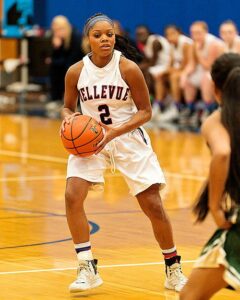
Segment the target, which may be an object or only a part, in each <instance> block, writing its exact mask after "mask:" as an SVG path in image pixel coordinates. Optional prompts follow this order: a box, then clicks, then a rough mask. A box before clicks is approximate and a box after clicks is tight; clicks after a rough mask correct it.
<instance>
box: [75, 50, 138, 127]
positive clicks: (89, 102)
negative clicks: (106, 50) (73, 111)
mask: <svg viewBox="0 0 240 300" xmlns="http://www.w3.org/2000/svg"><path fill="white" fill-rule="evenodd" d="M90 56H91V53H90V54H88V55H86V56H85V57H84V58H83V68H82V71H81V74H80V76H79V79H78V84H77V88H78V91H79V98H80V104H81V110H82V113H83V114H84V115H89V116H91V117H93V118H94V119H96V120H97V121H101V122H102V123H104V124H106V125H111V126H113V127H118V126H120V125H121V124H123V123H126V122H128V121H129V119H130V118H131V117H132V116H133V114H135V113H136V112H137V108H136V105H135V103H134V102H133V99H132V97H131V93H130V89H129V86H128V85H127V83H126V82H125V81H124V80H123V78H122V76H121V72H120V68H119V62H120V57H121V52H120V51H117V50H114V52H113V56H112V59H111V61H110V62H109V63H108V64H107V65H106V66H104V67H103V68H99V67H97V66H96V65H95V64H94V63H93V62H92V61H91V59H90Z"/></svg>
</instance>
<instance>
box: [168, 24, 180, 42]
mask: <svg viewBox="0 0 240 300" xmlns="http://www.w3.org/2000/svg"><path fill="white" fill-rule="evenodd" d="M165 34H166V38H167V40H168V41H169V43H171V44H173V45H177V43H178V37H179V33H178V31H177V30H176V29H174V28H171V27H169V28H168V29H167V30H166V32H165Z"/></svg>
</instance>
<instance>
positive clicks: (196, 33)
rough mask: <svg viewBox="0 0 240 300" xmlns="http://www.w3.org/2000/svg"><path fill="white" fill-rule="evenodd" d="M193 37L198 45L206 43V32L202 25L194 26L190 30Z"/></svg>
mask: <svg viewBox="0 0 240 300" xmlns="http://www.w3.org/2000/svg"><path fill="white" fill-rule="evenodd" d="M190 32H191V37H192V39H193V40H194V42H196V43H200V44H202V43H204V40H205V36H206V33H207V32H206V30H205V29H204V28H203V27H202V26H201V25H193V26H192V27H191V28H190Z"/></svg>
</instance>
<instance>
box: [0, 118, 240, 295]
mask: <svg viewBox="0 0 240 300" xmlns="http://www.w3.org/2000/svg"><path fill="white" fill-rule="evenodd" d="M59 126H60V121H59V120H47V119H41V118H37V117H21V116H16V115H2V116H1V115H0V228H1V229H0V233H1V234H0V300H10V299H14V300H20V299H21V300H28V299H30V300H50V299H51V300H52V299H78V298H79V299H81V298H82V299H92V300H105V299H114V300H125V299H126V300H127V299H139V300H143V299H144V300H145V299H146V300H151V299H158V300H160V299H165V300H173V299H178V294H177V293H175V292H171V291H167V290H165V289H164V288H163V281H164V265H163V259H162V256H161V253H160V251H159V248H158V246H157V244H156V242H155V240H154V238H153V234H152V231H151V227H150V223H149V221H148V220H147V219H146V217H145V216H144V215H143V213H142V212H141V211H140V209H139V207H138V205H137V203H136V200H135V199H134V198H133V197H131V196H130V195H129V194H128V189H127V186H126V184H125V183H124V181H123V179H122V177H121V175H120V174H119V173H115V174H111V173H110V172H107V173H106V185H105V191H104V193H101V192H90V193H89V196H88V201H87V204H86V209H87V212H88V216H89V220H90V222H91V223H90V224H91V229H92V245H93V250H94V255H95V256H96V257H97V258H98V259H99V271H100V273H101V276H102V278H103V279H104V285H103V286H102V287H100V288H98V289H96V290H93V291H91V292H88V293H87V292H86V293H83V294H80V295H75V296H71V295H70V294H69V292H68V285H69V283H71V282H72V281H73V280H74V279H75V273H76V257H75V253H74V249H73V245H72V241H71V238H70V233H69V231H68V227H67V223H66V218H65V210H64V189H65V173H66V161H67V154H66V152H65V150H64V149H63V147H62V145H61V141H60V139H59V136H58V130H59ZM149 133H150V136H151V139H152V144H153V147H154V150H155V151H156V153H157V155H158V157H159V160H160V162H161V166H162V168H163V170H164V172H165V175H166V178H167V182H168V185H167V188H166V189H165V190H164V191H163V194H162V195H163V198H164V203H165V207H166V209H167V211H168V213H169V215H170V218H171V220H172V224H173V227H174V235H175V241H176V244H177V247H178V251H179V252H180V254H181V256H182V262H183V270H184V272H185V273H186V274H187V275H188V274H189V273H190V271H191V268H192V265H193V262H194V261H195V259H196V258H197V256H198V254H199V251H200V249H201V246H202V245H203V244H204V242H205V241H206V240H207V239H208V238H209V236H210V235H211V234H212V232H213V230H214V228H215V226H214V224H213V222H212V220H211V218H209V219H208V220H207V221H206V222H205V223H204V224H203V225H201V226H199V225H197V226H196V225H193V222H194V219H193V216H192V214H191V204H192V202H193V201H194V199H195V197H196V195H197V193H198V190H199V188H200V186H201V184H202V182H203V180H204V178H205V176H206V174H207V169H208V163H209V153H208V150H207V148H206V146H205V145H204V142H203V140H202V138H201V137H200V136H199V135H197V134H193V133H179V132H167V131H159V130H150V131H149ZM213 299H215V300H220V299H221V300H223V299H224V300H226V299H231V300H232V299H233V300H234V299H239V295H237V294H236V293H234V292H230V291H227V290H222V291H221V292H219V293H218V294H217V295H216V296H215V297H214V298H213Z"/></svg>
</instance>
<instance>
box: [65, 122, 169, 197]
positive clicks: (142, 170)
mask: <svg viewBox="0 0 240 300" xmlns="http://www.w3.org/2000/svg"><path fill="white" fill-rule="evenodd" d="M109 167H111V168H114V169H115V168H116V169H118V170H119V171H120V172H121V173H122V175H123V176H124V178H125V180H126V182H127V184H128V187H129V189H130V193H131V194H132V195H134V196H135V195H137V194H139V193H140V192H143V191H144V190H146V189H147V188H148V187H150V186H151V185H152V184H155V183H159V184H160V187H161V188H162V187H163V186H164V185H165V184H166V182H165V178H164V175H163V172H162V170H161V168H160V165H159V162H158V160H157V156H156V154H155V153H154V152H153V150H152V146H151V141H150V138H149V136H148V134H147V133H146V131H145V130H144V129H143V128H138V129H135V130H133V131H131V132H129V133H126V134H124V135H121V136H119V137H117V138H115V139H114V140H113V141H111V142H110V143H109V144H107V145H106V146H105V148H104V149H103V150H102V151H101V152H100V153H99V154H97V155H92V156H90V157H78V156H75V155H70V156H69V159H68V167H67V178H70V177H79V178H82V179H85V180H87V181H89V182H92V183H104V177H103V173H104V171H105V170H106V169H107V168H109Z"/></svg>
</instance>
